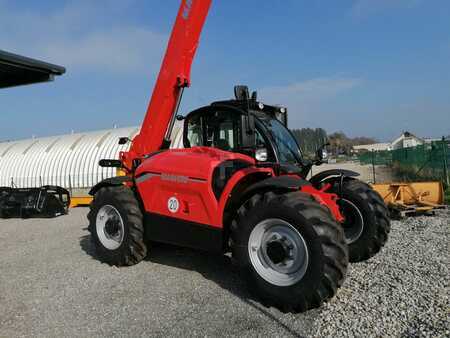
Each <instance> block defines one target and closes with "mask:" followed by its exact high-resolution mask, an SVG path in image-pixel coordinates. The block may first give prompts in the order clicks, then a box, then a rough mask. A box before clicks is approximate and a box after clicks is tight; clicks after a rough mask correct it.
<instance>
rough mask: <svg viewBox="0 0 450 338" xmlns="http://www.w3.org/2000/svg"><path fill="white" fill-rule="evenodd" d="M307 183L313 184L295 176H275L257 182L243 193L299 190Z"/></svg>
mask: <svg viewBox="0 0 450 338" xmlns="http://www.w3.org/2000/svg"><path fill="white" fill-rule="evenodd" d="M305 185H311V183H310V182H308V181H306V180H304V179H302V178H300V177H295V176H287V175H285V176H273V177H270V178H266V179H265V180H262V181H259V182H256V183H254V184H252V185H251V186H249V187H248V188H247V189H245V190H244V192H243V195H246V196H248V195H249V194H251V193H252V192H253V191H258V190H271V191H280V192H288V191H298V190H300V188H301V187H303V186H305Z"/></svg>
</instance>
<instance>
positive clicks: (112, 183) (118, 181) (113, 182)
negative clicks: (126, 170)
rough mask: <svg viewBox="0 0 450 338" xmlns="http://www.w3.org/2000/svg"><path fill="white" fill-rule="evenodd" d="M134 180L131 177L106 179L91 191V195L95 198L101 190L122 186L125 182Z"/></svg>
mask: <svg viewBox="0 0 450 338" xmlns="http://www.w3.org/2000/svg"><path fill="white" fill-rule="evenodd" d="M132 180H133V179H132V178H131V177H130V176H117V177H111V178H107V179H104V180H103V181H101V182H99V183H97V184H96V185H94V186H93V187H92V188H91V190H89V195H91V196H94V195H95V194H96V193H97V191H99V190H100V189H101V188H105V187H117V186H121V185H123V184H124V183H125V182H131V181H132Z"/></svg>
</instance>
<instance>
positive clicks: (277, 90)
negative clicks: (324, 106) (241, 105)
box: [260, 77, 361, 103]
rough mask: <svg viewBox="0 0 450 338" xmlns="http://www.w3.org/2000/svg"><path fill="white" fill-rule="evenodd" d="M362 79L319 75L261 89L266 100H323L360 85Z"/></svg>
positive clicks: (310, 101)
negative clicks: (301, 80)
mask: <svg viewBox="0 0 450 338" xmlns="http://www.w3.org/2000/svg"><path fill="white" fill-rule="evenodd" d="M360 83H361V79H358V78H345V77H319V78H315V79H310V80H306V81H303V82H296V83H292V84H289V85H286V86H276V87H266V88H262V89H261V90H260V92H261V94H262V96H263V97H264V100H265V101H268V100H266V98H267V99H270V100H272V101H273V102H275V101H276V102H288V101H291V102H292V101H293V100H294V101H302V102H305V103H306V102H308V103H313V102H317V103H318V102H322V101H324V100H327V99H329V98H331V97H335V96H336V95H337V94H338V93H340V92H342V91H345V90H349V89H352V88H354V87H356V86H358V85H360Z"/></svg>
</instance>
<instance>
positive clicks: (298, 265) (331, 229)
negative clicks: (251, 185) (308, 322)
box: [230, 192, 348, 312]
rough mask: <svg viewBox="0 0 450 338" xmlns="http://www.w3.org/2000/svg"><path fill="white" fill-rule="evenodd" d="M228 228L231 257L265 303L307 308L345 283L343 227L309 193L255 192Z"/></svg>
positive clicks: (331, 294)
mask: <svg viewBox="0 0 450 338" xmlns="http://www.w3.org/2000/svg"><path fill="white" fill-rule="evenodd" d="M230 230H231V233H230V235H231V249H232V256H233V260H234V261H235V263H236V264H237V265H238V267H239V269H240V271H241V272H242V274H243V275H244V276H245V278H246V279H247V282H248V285H249V288H250V290H251V291H254V292H255V293H256V295H257V296H258V298H260V299H262V301H263V303H264V304H265V305H268V306H276V307H278V308H279V309H281V310H282V311H285V312H290V311H293V312H302V311H306V310H308V309H311V308H314V307H318V306H320V304H322V302H324V301H326V300H328V299H330V298H331V297H333V296H334V294H335V293H336V291H337V289H338V288H339V287H340V286H341V285H342V283H343V282H344V279H345V275H346V271H347V265H348V252H347V245H346V244H345V239H344V234H343V231H342V228H341V227H340V226H339V224H337V223H336V221H335V220H334V219H333V218H332V216H331V214H330V212H329V210H328V209H327V208H325V207H323V206H321V205H320V204H319V203H317V202H316V200H315V199H314V198H313V197H312V196H310V195H308V194H305V193H302V192H293V193H287V194H283V195H275V194H274V193H272V192H268V193H265V194H257V195H254V196H253V197H252V198H251V199H250V200H248V201H247V202H246V203H244V205H242V206H241V207H240V208H239V210H238V211H237V217H236V219H235V220H234V221H233V222H232V224H231V229H230ZM266 235H267V236H266ZM277 237H278V238H281V239H280V240H279V243H278V239H277ZM258 238H261V243H260V246H259V245H258V244H255V243H257V240H258ZM255 239H256V242H255ZM274 243H275V244H274ZM280 243H281V244H280ZM302 243H303V244H302ZM293 248H294V249H293ZM283 250H284V251H283ZM271 251H272V253H271ZM258 259H259V260H260V262H259V263H258ZM255 261H256V263H255ZM305 261H306V262H307V265H306V266H305V264H304V263H305Z"/></svg>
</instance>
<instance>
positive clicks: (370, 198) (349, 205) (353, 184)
mask: <svg viewBox="0 0 450 338" xmlns="http://www.w3.org/2000/svg"><path fill="white" fill-rule="evenodd" d="M332 191H333V192H334V193H338V192H339V187H338V183H337V182H336V183H335V184H334V186H333V188H332ZM341 197H342V200H341V201H340V202H338V203H339V204H340V209H341V212H342V214H343V216H344V217H346V219H347V220H350V222H348V223H347V224H346V223H345V222H344V224H343V227H344V232H345V233H346V240H347V244H348V246H349V260H350V262H361V261H364V260H367V259H369V258H370V257H373V256H374V255H375V254H377V253H378V252H379V251H380V250H381V248H382V247H383V246H384V244H385V243H386V241H387V239H388V234H389V231H390V229H391V224H390V220H389V210H388V208H387V207H386V205H385V203H384V201H383V199H382V198H381V196H380V195H379V194H378V193H377V192H376V191H374V190H373V189H372V187H371V186H370V185H368V184H366V183H364V182H361V181H359V180H356V179H346V180H344V182H343V186H342V196H341ZM346 213H347V215H346ZM359 218H360V220H358V219H359ZM357 222H362V226H360V225H358V224H356V223H357ZM352 226H353V228H355V226H356V228H360V229H359V230H358V231H352Z"/></svg>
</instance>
